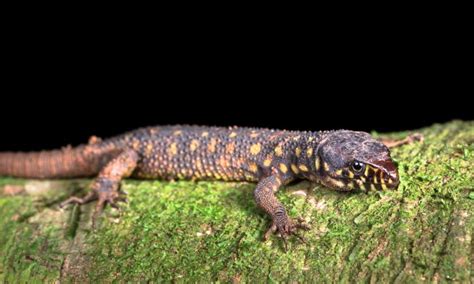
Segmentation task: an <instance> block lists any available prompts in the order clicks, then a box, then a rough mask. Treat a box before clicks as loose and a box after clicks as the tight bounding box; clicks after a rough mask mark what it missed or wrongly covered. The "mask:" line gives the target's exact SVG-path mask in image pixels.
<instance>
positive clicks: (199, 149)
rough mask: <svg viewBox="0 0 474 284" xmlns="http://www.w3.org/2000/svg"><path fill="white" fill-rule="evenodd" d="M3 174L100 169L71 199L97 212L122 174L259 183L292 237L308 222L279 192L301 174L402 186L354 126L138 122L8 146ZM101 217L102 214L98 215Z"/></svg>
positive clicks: (384, 154)
mask: <svg viewBox="0 0 474 284" xmlns="http://www.w3.org/2000/svg"><path fill="white" fill-rule="evenodd" d="M0 175H8V176H14V177H25V178H68V177H90V176H97V178H96V179H95V181H94V183H93V185H92V191H91V192H90V193H89V194H88V195H87V196H86V197H84V198H77V197H72V198H70V199H69V200H67V201H66V202H64V204H63V205H65V204H68V203H80V204H83V203H86V202H89V201H91V200H95V199H98V202H97V208H96V212H97V213H99V212H101V210H102V209H103V207H104V205H105V204H106V203H108V204H110V205H112V206H115V205H116V201H118V200H120V198H121V197H120V194H119V188H120V181H121V180H122V179H123V178H126V177H135V178H141V179H154V178H161V179H193V180H202V179H207V180H226V181H227V180H229V181H230V180H232V181H252V182H257V187H256V189H255V191H254V197H255V201H256V202H257V204H258V206H259V207H261V208H262V209H263V210H264V211H265V212H266V213H267V214H269V215H270V216H271V217H272V225H271V226H270V229H269V230H268V231H267V233H266V234H265V238H268V236H269V234H270V233H273V232H278V233H279V234H280V235H281V237H282V238H283V240H284V241H285V246H286V238H287V236H289V235H296V236H298V235H297V234H296V229H298V228H306V226H305V225H303V224H301V223H299V222H294V221H293V220H291V219H290V218H289V217H288V214H287V212H286V209H285V208H284V206H283V205H282V204H281V203H280V202H279V201H278V199H277V198H276V197H275V192H276V191H277V190H278V189H279V188H280V187H281V186H282V185H285V184H287V183H289V182H291V181H293V180H295V179H308V180H311V181H316V182H320V183H322V184H324V185H325V186H328V187H331V188H334V189H337V190H345V191H350V190H355V189H362V190H365V191H368V190H384V189H389V188H396V187H397V186H398V183H399V180H398V173H397V169H396V167H395V165H394V164H393V162H392V159H391V158H390V152H389V149H388V148H387V147H386V146H385V145H384V144H382V143H381V142H379V141H377V140H374V139H373V138H372V137H371V136H370V135H369V134H367V133H364V132H355V131H348V130H339V131H328V132H298V131H278V130H269V129H252V128H238V127H233V128H219V127H199V126H163V127H149V128H142V129H138V130H136V131H133V132H129V133H126V134H123V135H121V136H117V137H113V138H110V139H106V140H104V141H101V140H100V139H98V138H96V137H92V138H91V139H90V141H89V144H87V145H80V146H78V147H76V148H70V147H69V148H64V149H62V150H55V151H46V152H37V153H0ZM94 219H95V218H94Z"/></svg>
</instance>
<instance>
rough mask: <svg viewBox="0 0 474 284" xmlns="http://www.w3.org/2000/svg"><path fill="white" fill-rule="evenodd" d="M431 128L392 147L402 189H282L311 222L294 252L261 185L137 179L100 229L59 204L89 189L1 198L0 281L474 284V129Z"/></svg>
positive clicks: (293, 211) (86, 215) (71, 186)
mask: <svg viewBox="0 0 474 284" xmlns="http://www.w3.org/2000/svg"><path fill="white" fill-rule="evenodd" d="M421 132H422V133H423V134H424V136H425V142H424V143H422V144H421V143H415V144H410V145H405V146H402V147H400V148H397V149H394V150H393V151H392V154H393V157H394V159H395V160H396V161H397V162H398V165H399V171H400V175H401V185H400V187H399V189H398V190H397V191H390V192H382V193H370V194H347V193H340V192H334V191H332V190H330V189H327V188H324V187H322V186H318V185H316V186H314V185H310V184H309V183H307V182H302V183H299V184H296V185H293V186H290V187H288V188H287V189H286V190H282V191H280V192H279V193H278V196H279V198H280V199H281V201H282V202H283V203H284V204H285V205H286V206H287V208H288V209H289V214H290V215H291V216H293V217H297V216H301V217H303V218H305V219H306V220H307V221H308V222H309V223H310V224H311V226H312V229H311V230H310V231H308V232H305V233H304V236H305V238H306V239H307V242H308V244H302V243H300V242H298V241H297V240H295V239H291V240H290V247H291V249H290V252H288V253H285V252H284V250H283V249H282V243H281V241H279V239H278V238H277V237H272V238H271V239H270V240H269V241H268V242H265V243H264V242H262V241H261V239H262V236H263V233H264V232H265V230H266V229H267V226H268V225H269V221H270V220H269V218H268V217H267V216H265V215H264V214H263V213H262V212H261V211H260V210H259V209H258V208H257V207H256V206H255V203H254V202H253V195H252V191H253V188H254V185H253V184H248V183H223V182H197V183H195V182H186V181H179V182H162V181H133V180H127V181H125V182H124V183H123V188H124V189H125V190H126V191H127V192H129V196H128V198H129V203H127V204H125V205H123V208H122V210H121V211H120V212H119V211H116V210H114V209H110V208H109V209H107V210H106V212H105V217H104V218H102V219H101V220H102V222H101V224H100V228H99V229H98V230H97V231H96V232H92V231H91V229H90V215H91V210H92V209H93V206H94V204H90V205H88V206H84V207H81V208H78V207H71V208H68V209H66V210H59V209H58V207H57V204H58V203H59V202H60V201H62V200H64V199H65V198H66V197H67V196H68V195H70V194H78V193H79V194H84V193H85V191H84V190H83V189H84V187H86V185H87V182H85V181H72V182H68V181H64V182H60V183H59V185H56V186H53V185H54V184H53V185H51V184H47V187H51V188H54V190H53V189H52V190H50V191H45V192H42V193H41V194H39V195H31V194H27V193H23V194H20V195H17V196H13V197H12V196H2V195H0V230H1V232H2V234H1V235H0V282H5V281H8V282H16V281H27V280H28V279H35V280H39V281H47V282H53V281H55V280H76V281H77V280H87V281H101V282H102V281H107V282H109V281H114V280H119V281H147V280H155V281H160V280H163V281H165V280H167V281H178V282H204V281H206V280H214V281H221V282H229V281H246V282H250V281H252V282H253V281H257V282H263V281H278V282H280V281H285V282H286V281H308V282H309V281H318V282H334V281H344V282H348V281H361V282H362V281H364V282H366V281H367V282H368V281H370V282H375V281H384V282H388V281H395V282H401V281H410V282H414V281H446V280H455V281H459V282H468V281H470V280H472V273H473V272H472V269H473V259H474V255H473V253H474V251H473V250H472V245H471V243H472V236H473V231H474V217H473V216H472V214H473V212H474V200H473V199H474V197H473V193H474V176H473V171H472V168H473V166H474V122H460V121H454V122H451V123H447V124H439V125H433V126H431V127H428V128H425V129H422V130H421ZM407 133H408V132H405V133H393V134H388V136H391V137H398V138H399V137H402V136H403V135H406V134H407ZM377 135H379V134H377ZM382 136H383V135H382ZM25 183H26V185H29V184H30V182H29V181H26V182H25V181H22V180H15V179H0V185H6V184H19V185H22V184H25ZM40 187H41V186H40Z"/></svg>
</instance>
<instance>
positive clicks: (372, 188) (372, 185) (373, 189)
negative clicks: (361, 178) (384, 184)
mask: <svg viewBox="0 0 474 284" xmlns="http://www.w3.org/2000/svg"><path fill="white" fill-rule="evenodd" d="M370 190H372V191H376V190H377V189H376V188H375V185H374V184H372V183H371V184H370Z"/></svg>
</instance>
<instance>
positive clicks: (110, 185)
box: [60, 149, 138, 226]
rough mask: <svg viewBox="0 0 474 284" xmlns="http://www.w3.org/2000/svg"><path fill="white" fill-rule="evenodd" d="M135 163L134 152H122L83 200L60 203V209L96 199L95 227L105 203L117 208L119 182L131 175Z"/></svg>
mask: <svg viewBox="0 0 474 284" xmlns="http://www.w3.org/2000/svg"><path fill="white" fill-rule="evenodd" d="M137 161H138V154H137V153H136V152H135V151H133V150H129V149H126V150H124V151H122V152H121V153H120V154H118V155H117V156H116V157H115V158H113V159H112V160H111V161H110V162H109V163H107V165H106V166H105V167H104V168H103V169H102V170H101V171H100V173H99V175H98V176H97V178H96V179H95V180H94V182H93V184H92V191H91V192H90V193H89V194H87V195H86V196H85V197H84V198H78V197H71V198H69V199H68V200H66V201H64V202H63V203H61V205H60V207H63V206H65V205H66V204H70V203H78V204H85V203H88V202H90V201H93V200H96V199H97V205H96V209H95V212H94V216H93V219H92V222H93V226H95V221H96V218H97V217H98V215H99V214H100V213H101V212H102V210H103V208H104V206H105V205H106V204H107V203H108V204H110V205H111V206H112V207H117V201H118V200H120V192H119V189H120V182H121V180H122V179H123V178H126V177H128V176H130V175H131V174H132V172H133V170H134V169H135V167H136V165H137Z"/></svg>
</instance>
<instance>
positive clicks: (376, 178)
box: [374, 175, 379, 184]
mask: <svg viewBox="0 0 474 284" xmlns="http://www.w3.org/2000/svg"><path fill="white" fill-rule="evenodd" d="M374 183H375V184H378V183H379V180H378V175H375V176H374Z"/></svg>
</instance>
